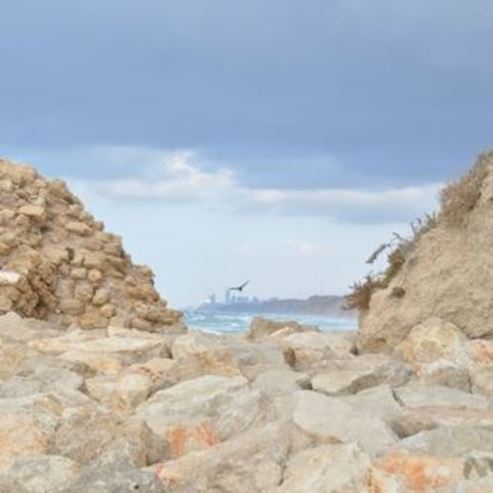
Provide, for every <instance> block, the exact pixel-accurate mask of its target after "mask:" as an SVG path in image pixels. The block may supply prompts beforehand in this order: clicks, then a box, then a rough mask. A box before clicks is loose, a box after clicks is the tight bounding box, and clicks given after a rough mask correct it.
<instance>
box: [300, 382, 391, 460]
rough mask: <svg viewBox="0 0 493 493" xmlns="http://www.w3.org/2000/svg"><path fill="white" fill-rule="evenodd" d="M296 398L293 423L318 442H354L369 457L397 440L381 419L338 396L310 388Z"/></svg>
mask: <svg viewBox="0 0 493 493" xmlns="http://www.w3.org/2000/svg"><path fill="white" fill-rule="evenodd" d="M295 398H296V400H297V403H296V407H295V410H294V413H293V422H294V423H295V424H296V425H297V426H298V427H300V428H301V429H302V430H303V431H304V432H305V433H307V434H308V435H310V436H312V437H314V438H315V439H317V440H318V441H320V442H325V443H346V444H349V443H353V442H355V443H358V444H359V445H360V446H361V448H362V449H363V450H364V451H365V452H367V453H368V454H370V455H372V456H374V455H375V454H378V453H379V452H381V451H382V450H385V449H387V448H389V447H391V446H392V445H394V444H395V443H396V437H395V435H394V434H393V432H392V431H391V430H390V428H389V427H388V426H387V425H386V424H385V423H384V422H383V421H382V420H380V419H378V418H372V417H369V416H367V415H365V414H363V413H360V412H358V411H357V410H355V409H354V408H353V407H352V406H350V405H348V404H345V403H344V402H342V401H340V400H338V399H335V398H330V397H327V396H325V395H322V394H318V393H316V392H311V391H299V392H297V394H296V395H295Z"/></svg>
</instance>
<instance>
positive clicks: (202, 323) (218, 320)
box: [185, 311, 358, 334]
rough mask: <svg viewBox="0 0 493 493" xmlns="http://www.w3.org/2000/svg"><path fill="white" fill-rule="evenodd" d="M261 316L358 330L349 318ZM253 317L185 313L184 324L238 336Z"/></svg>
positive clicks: (287, 315)
mask: <svg viewBox="0 0 493 493" xmlns="http://www.w3.org/2000/svg"><path fill="white" fill-rule="evenodd" d="M261 316H262V317H263V318H268V319H271V320H279V321H287V320H294V321H296V322H298V323H300V324H303V325H316V326H317V327H318V328H319V329H320V330H322V331H332V330H356V329H357V328H358V322H357V320H356V319H351V318H349V319H341V318H329V317H322V316H314V315H295V314H276V313H262V314H261ZM254 317H255V315H253V314H251V315H250V314H244V313H222V312H217V313H213V312H201V311H185V322H186V324H187V325H188V327H190V328H191V329H196V330H201V331H203V332H211V333H214V334H239V333H242V332H245V331H246V330H247V329H248V327H249V326H250V322H251V321H252V319H253V318H254Z"/></svg>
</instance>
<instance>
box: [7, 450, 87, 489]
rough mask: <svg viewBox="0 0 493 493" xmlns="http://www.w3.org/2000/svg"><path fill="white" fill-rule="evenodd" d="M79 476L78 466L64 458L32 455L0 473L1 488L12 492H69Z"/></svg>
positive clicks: (17, 461)
mask: <svg viewBox="0 0 493 493" xmlns="http://www.w3.org/2000/svg"><path fill="white" fill-rule="evenodd" d="M79 475H80V466H79V465H78V464H77V463H76V462H74V461H72V460H70V459H67V458H65V457H60V456H56V455H32V456H26V457H23V458H22V459H19V460H16V461H15V462H14V463H13V464H12V466H11V467H9V468H8V469H6V470H4V471H3V472H2V473H0V491H2V489H1V488H2V486H3V487H5V488H10V491H11V492H12V493H13V492H16V493H17V492H18V491H22V492H26V493H61V492H63V491H67V490H68V491H71V488H72V486H73V485H74V484H75V482H76V481H77V479H78V477H79ZM18 488H22V489H18Z"/></svg>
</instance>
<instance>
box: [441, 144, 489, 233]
mask: <svg viewBox="0 0 493 493" xmlns="http://www.w3.org/2000/svg"><path fill="white" fill-rule="evenodd" d="M492 155H493V153H490V154H489V155H488V154H483V155H481V156H480V157H479V160H478V162H477V163H476V164H475V165H474V166H473V167H472V168H471V169H470V170H469V171H468V172H467V173H466V174H465V175H464V176H463V177H462V178H460V179H459V180H457V181H454V182H451V183H449V184H448V185H447V186H446V187H445V188H444V189H443V190H442V192H441V194H440V203H441V216H442V217H443V220H444V221H445V224H446V225H447V226H452V227H459V226H461V225H463V224H464V220H465V219H466V217H467V215H468V214H469V212H471V211H472V210H473V209H474V207H475V206H476V204H477V203H478V200H479V199H480V197H481V186H482V184H483V181H484V179H485V178H486V176H487V174H488V162H489V160H490V159H491V157H492Z"/></svg>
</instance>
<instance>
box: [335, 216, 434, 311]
mask: <svg viewBox="0 0 493 493" xmlns="http://www.w3.org/2000/svg"><path fill="white" fill-rule="evenodd" d="M436 224H437V216H436V214H429V215H427V216H425V217H424V218H423V219H417V220H416V221H414V222H413V223H411V230H412V233H411V235H410V236H409V237H407V238H404V237H402V236H401V235H399V234H397V233H394V235H393V237H392V240H391V241H390V242H388V243H383V244H382V245H380V246H379V247H378V248H377V249H376V250H375V252H374V253H372V255H371V256H370V257H369V258H368V260H367V261H366V262H367V263H368V264H373V263H375V261H376V260H377V259H378V258H379V257H380V255H382V254H383V253H384V252H385V251H388V250H389V249H390V252H389V254H388V255H387V264H388V265H387V268H386V269H385V270H384V271H383V272H380V273H379V274H376V275H374V274H368V275H367V276H366V277H365V278H364V279H363V280H362V281H359V282H356V283H354V284H353V285H352V286H351V292H350V293H349V294H348V295H347V296H346V304H345V306H344V308H345V309H347V310H354V309H357V310H359V311H366V310H368V309H369V307H370V300H371V297H372V295H373V293H374V292H375V291H377V290H380V289H386V288H387V287H388V286H389V285H390V283H391V282H392V280H393V279H394V278H395V277H396V276H397V274H399V272H400V270H401V269H402V266H403V265H404V264H405V263H406V260H407V259H408V258H409V256H410V254H411V253H412V252H413V251H414V249H415V248H416V245H417V244H418V242H419V240H420V239H421V237H422V236H423V235H424V234H425V233H427V232H428V231H430V230H431V229H433V228H434V227H435V226H436ZM405 294H406V292H405V290H404V289H402V288H395V290H394V291H393V293H392V296H393V297H394V298H397V299H399V298H403V297H404V296H405Z"/></svg>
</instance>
